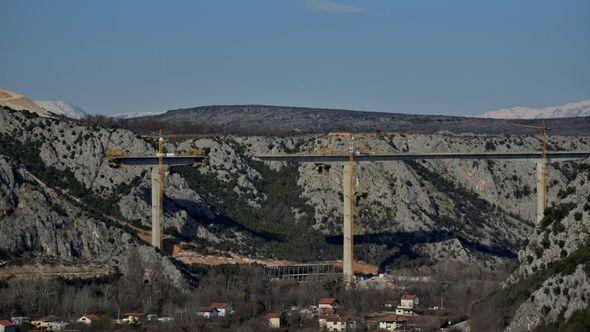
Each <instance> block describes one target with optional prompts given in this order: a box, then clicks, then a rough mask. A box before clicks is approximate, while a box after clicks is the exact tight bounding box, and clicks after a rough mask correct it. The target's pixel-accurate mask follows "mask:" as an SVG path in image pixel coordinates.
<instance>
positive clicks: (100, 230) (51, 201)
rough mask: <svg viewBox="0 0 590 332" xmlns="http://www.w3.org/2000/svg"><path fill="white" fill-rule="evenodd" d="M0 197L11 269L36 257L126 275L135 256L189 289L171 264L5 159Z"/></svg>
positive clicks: (3, 245)
mask: <svg viewBox="0 0 590 332" xmlns="http://www.w3.org/2000/svg"><path fill="white" fill-rule="evenodd" d="M0 192H2V196H1V197H0V205H1V206H4V207H6V206H7V207H8V208H9V211H10V212H9V213H7V214H5V215H4V216H3V217H2V218H1V219H0V234H2V236H0V250H1V251H2V253H3V255H4V256H5V258H7V259H8V262H9V263H11V262H13V261H18V260H20V259H21V258H20V257H21V254H23V253H27V252H32V253H34V254H35V255H36V256H37V257H40V262H41V263H51V264H67V265H71V264H84V265H87V264H92V265H93V266H98V267H101V268H108V269H110V270H112V271H120V272H123V273H125V271H126V269H127V260H128V259H129V252H132V251H133V252H135V251H136V252H138V253H139V255H138V256H139V257H138V259H139V260H140V261H141V262H143V263H144V264H145V265H150V264H156V263H158V264H160V265H161V266H163V271H165V272H164V273H165V274H166V275H167V276H168V277H169V279H170V280H171V281H172V283H173V284H174V285H176V286H178V287H181V288H186V287H188V286H189V285H190V280H189V278H188V277H187V276H186V275H185V274H184V273H182V272H181V271H179V270H178V269H177V268H176V267H175V266H174V264H172V262H171V261H170V259H169V258H167V257H166V256H163V255H162V254H161V253H158V252H156V251H155V250H154V248H152V247H149V246H146V245H145V244H142V243H141V242H140V241H139V240H137V238H136V237H135V236H134V235H132V234H129V233H127V232H126V231H125V230H123V229H122V228H121V227H119V226H118V225H116V224H114V223H112V222H109V221H108V219H103V220H96V219H94V218H92V217H91V216H89V215H88V214H87V213H86V212H85V211H84V210H83V209H81V208H79V207H78V206H77V205H76V204H75V203H74V202H71V201H70V200H68V199H67V198H66V196H65V195H63V193H61V192H58V191H55V190H54V189H52V188H49V187H47V186H46V185H45V184H44V183H43V182H40V181H39V179H37V178H36V177H35V176H33V175H31V174H30V173H29V172H28V171H27V170H25V169H24V168H22V167H19V166H15V165H11V164H10V162H9V160H8V159H7V158H6V156H3V155H0ZM133 248H137V250H132V249H133ZM29 259H30V258H29ZM22 263H27V264H31V263H34V262H32V261H29V260H27V261H26V262H22Z"/></svg>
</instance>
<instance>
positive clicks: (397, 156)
mask: <svg viewBox="0 0 590 332" xmlns="http://www.w3.org/2000/svg"><path fill="white" fill-rule="evenodd" d="M254 157H255V158H257V159H260V160H264V161H286V162H304V163H305V162H308V163H309V162H316V163H330V162H346V161H348V158H349V156H348V155H347V154H342V155H314V154H283V155H281V154H260V155H255V156H254ZM588 157H590V151H547V158H548V159H584V158H588ZM541 158H542V153H541V152H540V151H526V152H431V153H392V154H358V155H356V154H355V155H354V161H356V162H374V161H396V160H400V161H401V160H428V159H511V160H515V159H516V160H518V159H523V160H526V159H541Z"/></svg>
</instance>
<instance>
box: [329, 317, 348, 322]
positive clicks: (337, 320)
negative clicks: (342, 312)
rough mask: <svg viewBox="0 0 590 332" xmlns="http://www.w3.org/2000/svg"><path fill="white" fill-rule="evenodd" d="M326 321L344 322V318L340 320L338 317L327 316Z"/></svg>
mask: <svg viewBox="0 0 590 332" xmlns="http://www.w3.org/2000/svg"><path fill="white" fill-rule="evenodd" d="M326 321H327V322H333V323H338V322H344V321H345V320H344V318H342V317H340V316H328V317H326Z"/></svg>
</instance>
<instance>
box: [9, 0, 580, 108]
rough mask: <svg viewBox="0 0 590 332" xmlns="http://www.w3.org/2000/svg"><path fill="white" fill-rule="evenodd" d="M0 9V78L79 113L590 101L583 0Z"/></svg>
mask: <svg viewBox="0 0 590 332" xmlns="http://www.w3.org/2000/svg"><path fill="white" fill-rule="evenodd" d="M0 11H1V12H2V13H3V14H4V15H3V19H2V20H1V21H0V31H2V32H1V33H0V41H1V43H2V45H3V46H4V47H3V49H2V51H1V52H0V87H2V88H6V89H9V90H13V91H16V92H19V93H23V94H26V95H28V96H29V97H31V98H32V99H35V100H64V101H68V102H72V103H74V104H77V105H80V106H82V107H83V108H84V109H85V110H86V111H88V112H89V113H101V114H117V113H127V112H155V111H163V110H169V109H175V108H181V107H192V106H200V105H213V104H267V105H287V106H305V107H327V108H345V109H357V110H366V111H385V112H400V113H417V114H445V115H467V116H478V115H481V114H482V113H484V112H487V111H492V110H496V109H500V108H505V107H512V106H529V107H545V106H553V105H561V104H566V103H569V102H576V101H581V100H585V99H590V2H589V1H583V0H573V1H567V2H563V1H537V0H524V1H518V2H515V1H508V0H502V1H493V2H491V1H490V2H485V3H484V2H481V1H478V2H474V1H466V0H465V1H421V0H418V1H415V0H412V1H410V0H399V1H388V0H375V1H358V0H357V1H353V0H289V1H272V0H260V1H247V2H245V1H244V2H238V1H198V2H197V1H174V2H163V1H113V0H109V1H100V2H98V1H97V2H88V1H84V2H81V1H63V0H60V1H19V0H3V1H2V2H0Z"/></svg>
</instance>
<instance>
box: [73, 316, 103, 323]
mask: <svg viewBox="0 0 590 332" xmlns="http://www.w3.org/2000/svg"><path fill="white" fill-rule="evenodd" d="M99 320H100V317H98V316H97V315H95V314H85V315H84V316H82V317H80V318H79V319H78V320H77V321H76V322H78V323H83V324H86V325H90V324H92V323H93V322H96V321H99Z"/></svg>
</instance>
